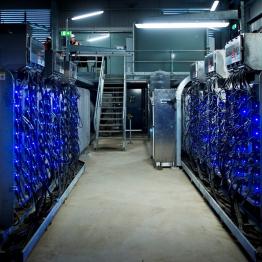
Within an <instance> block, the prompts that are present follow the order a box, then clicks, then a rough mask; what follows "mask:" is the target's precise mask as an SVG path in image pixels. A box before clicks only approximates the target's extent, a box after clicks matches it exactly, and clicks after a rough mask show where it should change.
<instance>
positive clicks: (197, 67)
mask: <svg viewBox="0 0 262 262" xmlns="http://www.w3.org/2000/svg"><path fill="white" fill-rule="evenodd" d="M190 77H191V80H198V81H200V82H205V80H206V74H205V62H204V61H196V62H195V63H193V64H191V67H190Z"/></svg>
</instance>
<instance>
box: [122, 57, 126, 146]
mask: <svg viewBox="0 0 262 262" xmlns="http://www.w3.org/2000/svg"><path fill="white" fill-rule="evenodd" d="M123 88H124V90H123V119H122V120H123V149H125V148H126V56H124V87H123Z"/></svg>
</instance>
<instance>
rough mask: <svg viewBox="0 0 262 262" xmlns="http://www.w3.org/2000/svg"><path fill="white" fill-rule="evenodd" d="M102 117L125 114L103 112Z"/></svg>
mask: <svg viewBox="0 0 262 262" xmlns="http://www.w3.org/2000/svg"><path fill="white" fill-rule="evenodd" d="M101 114H102V115H122V114H123V112H102V113H101Z"/></svg>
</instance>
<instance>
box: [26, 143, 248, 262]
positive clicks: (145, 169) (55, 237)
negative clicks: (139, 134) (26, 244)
mask: <svg viewBox="0 0 262 262" xmlns="http://www.w3.org/2000/svg"><path fill="white" fill-rule="evenodd" d="M88 163H89V165H88V171H87V173H86V174H84V175H83V176H82V178H81V180H80V181H79V182H78V184H77V185H76V187H75V189H74V190H73V192H72V193H71V195H70V197H69V199H68V200H67V201H66V202H65V204H64V205H63V207H62V208H61V209H60V211H59V213H58V214H57V216H56V217H55V219H54V221H53V223H52V225H51V226H50V227H49V229H48V231H47V232H46V233H45V235H44V236H43V238H42V239H41V240H40V242H39V243H38V245H37V247H36V248H35V249H34V251H33V252H32V254H31V256H30V258H29V261H30V262H41V261H48V262H52V261H56V262H58V261H61V262H66V261H72V262H79V261H83V262H89V261H92V262H100V261H101V262H104V261H105V262H111V261H112V262H118V261H119V262H120V261H121V262H122V261H123V262H126V261H134V262H142V261H143V262H153V261H159V262H160V261H162V262H164V261H166V262H171V261H172V262H173V261H175V262H177V261H178V262H180V261H212V262H215V261H223V262H228V261H237V262H241V261H247V259H246V258H245V257H244V255H243V254H242V252H241V251H240V249H239V248H238V246H237V245H236V244H235V242H234V240H233V239H232V238H231V237H230V236H229V234H228V233H227V232H226V230H225V229H224V228H223V227H222V225H221V224H220V222H219V221H218V219H217V218H216V216H215V215H214V214H213V213H212V211H211V210H210V208H209V207H208V206H207V204H206V203H205V202H204V201H203V199H202V197H201V196H200V195H199V193H198V192H197V191H196V189H195V188H194V186H193V185H192V184H191V183H190V182H189V180H188V179H187V177H186V176H185V174H184V173H183V172H182V171H180V170H179V169H165V170H162V171H157V170H155V169H153V167H152V164H151V161H150V160H149V156H148V154H147V152H146V147H145V145H144V143H142V142H139V141H135V143H134V144H133V145H131V146H130V145H129V147H128V150H127V151H126V152H121V151H108V150H107V151H105V150H104V151H97V152H92V153H91V155H90V159H89V162H88Z"/></svg>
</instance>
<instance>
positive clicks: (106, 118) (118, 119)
mask: <svg viewBox="0 0 262 262" xmlns="http://www.w3.org/2000/svg"><path fill="white" fill-rule="evenodd" d="M100 120H101V121H114V120H115V121H120V120H122V118H121V117H118V118H112V117H105V118H103V117H100Z"/></svg>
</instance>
